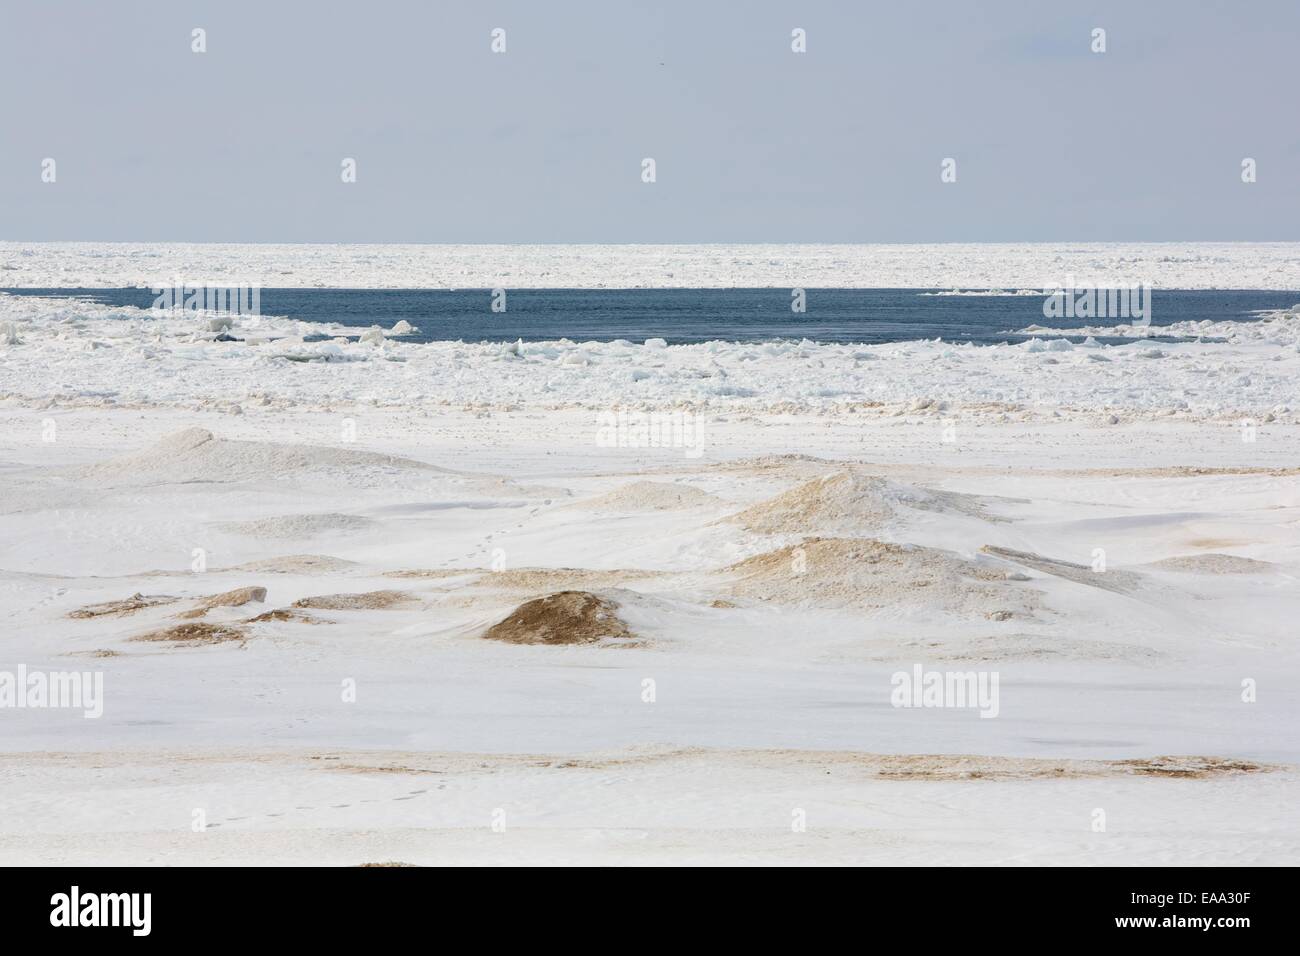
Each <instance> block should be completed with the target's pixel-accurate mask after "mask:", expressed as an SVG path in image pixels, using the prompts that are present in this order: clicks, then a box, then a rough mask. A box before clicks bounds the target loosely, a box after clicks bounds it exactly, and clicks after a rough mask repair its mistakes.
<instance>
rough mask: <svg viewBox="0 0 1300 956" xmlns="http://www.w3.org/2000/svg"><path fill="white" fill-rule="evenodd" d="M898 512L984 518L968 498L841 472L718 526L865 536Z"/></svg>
mask: <svg viewBox="0 0 1300 956" xmlns="http://www.w3.org/2000/svg"><path fill="white" fill-rule="evenodd" d="M904 508H911V509H915V510H919V511H932V512H939V513H948V514H965V515H972V516H975V517H986V514H985V512H984V509H983V508H982V507H981V505H980V502H979V499H978V498H975V497H974V496H972V495H962V494H956V493H953V492H941V491H932V490H930V489H928V488H921V487H919V486H916V485H907V484H902V483H900V482H895V481H890V480H889V479H887V478H879V477H876V476H874V475H862V474H859V473H857V472H856V471H842V472H839V473H837V474H833V475H827V476H825V477H822V478H814V479H813V480H812V481H808V482H805V483H803V484H801V485H798V486H797V487H794V488H791V489H790V490H789V491H785V492H783V493H781V494H779V495H777V496H776V497H775V498H771V499H769V500H767V501H762V502H759V503H758V504H755V505H751V506H750V507H748V508H746V509H745V510H744V511H741V512H738V513H737V514H734V515H730V516H729V517H727V518H725V519H723V520H724V521H726V522H729V523H733V524H738V525H740V526H741V527H743V528H745V529H747V530H749V531H757V532H760V533H764V534H791V533H792V534H870V533H873V532H875V531H878V530H879V529H880V528H882V527H883V526H885V525H886V524H888V523H889V522H890V521H891V520H893V519H894V518H896V517H897V516H898V515H899V514H900V512H901V511H902V509H904Z"/></svg>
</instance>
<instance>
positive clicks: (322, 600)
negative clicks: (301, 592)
mask: <svg viewBox="0 0 1300 956" xmlns="http://www.w3.org/2000/svg"><path fill="white" fill-rule="evenodd" d="M415 600H417V599H416V597H415V595H413V594H408V593H407V592H406V591H366V592H364V593H362V594H318V595H316V596H315V597H305V598H301V599H299V600H297V601H294V602H293V606H294V607H301V608H311V609H313V610H317V611H381V610H384V609H385V608H390V607H396V606H397V605H399V604H407V603H409V602H411V601H415Z"/></svg>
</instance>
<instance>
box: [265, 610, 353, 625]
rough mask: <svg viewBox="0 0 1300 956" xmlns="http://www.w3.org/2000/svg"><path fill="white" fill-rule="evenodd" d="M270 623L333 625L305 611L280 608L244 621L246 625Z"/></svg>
mask: <svg viewBox="0 0 1300 956" xmlns="http://www.w3.org/2000/svg"><path fill="white" fill-rule="evenodd" d="M270 622H293V623H297V624H333V623H334V622H333V621H327V620H325V619H324V618H320V617H317V616H316V615H314V614H308V613H306V612H305V611H298V610H295V609H294V608H288V607H278V608H275V609H274V610H270V611H264V612H263V613H261V614H259V615H257V617H250V618H249V619H248V620H246V621H244V623H245V624H266V623H270Z"/></svg>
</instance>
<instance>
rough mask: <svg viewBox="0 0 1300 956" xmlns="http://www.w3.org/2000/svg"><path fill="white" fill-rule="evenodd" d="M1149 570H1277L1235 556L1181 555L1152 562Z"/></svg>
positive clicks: (1259, 572)
mask: <svg viewBox="0 0 1300 956" xmlns="http://www.w3.org/2000/svg"><path fill="white" fill-rule="evenodd" d="M1147 567H1149V568H1160V569H1161V570H1163V571H1181V572H1184V573H1186V574H1265V573H1267V572H1269V571H1275V570H1277V565H1275V564H1273V563H1272V562H1271V561H1257V560H1255V559H1254V558H1243V557H1239V556H1237V555H1235V554H1220V553H1218V552H1210V553H1209V554H1180V555H1176V556H1174V557H1172V558H1165V559H1163V560H1161V561H1152V562H1151V563H1150V564H1148V565H1147Z"/></svg>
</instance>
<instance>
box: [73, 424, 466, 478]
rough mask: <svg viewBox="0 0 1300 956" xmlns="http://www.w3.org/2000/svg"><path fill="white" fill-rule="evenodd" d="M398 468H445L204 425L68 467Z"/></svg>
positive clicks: (194, 471)
mask: <svg viewBox="0 0 1300 956" xmlns="http://www.w3.org/2000/svg"><path fill="white" fill-rule="evenodd" d="M402 471H435V472H446V469H442V468H435V467H434V466H433V465H426V464H424V463H423V462H418V461H414V460H412V459H409V458H400V457H398V456H396V455H382V454H377V453H374V452H366V451H354V450H352V449H344V448H331V447H328V446H316V445H296V444H289V443H282V442H256V441H235V440H231V439H225V438H217V437H216V436H214V435H213V434H212V432H210V431H208V430H207V429H206V428H187V429H185V430H184V431H180V432H176V433H174V434H172V435H168V436H167V437H166V438H164V439H162V440H161V441H160V442H158V443H157V444H155V445H153V446H152V447H149V448H146V449H144V450H143V451H139V452H134V453H131V454H127V455H121V456H118V457H116V458H110V459H108V460H107V461H102V462H99V463H97V464H94V465H88V466H85V467H82V468H77V469H74V470H73V476H74V477H77V478H80V479H82V480H86V481H94V482H100V483H105V484H110V485H112V484H128V485H155V484H182V483H192V482H200V483H206V482H211V483H222V482H235V481H250V480H258V479H277V478H284V477H286V476H289V475H302V474H311V473H317V474H322V473H342V474H348V473H351V474H353V475H360V476H369V477H380V476H383V475H393V474H396V473H399V472H402Z"/></svg>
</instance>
